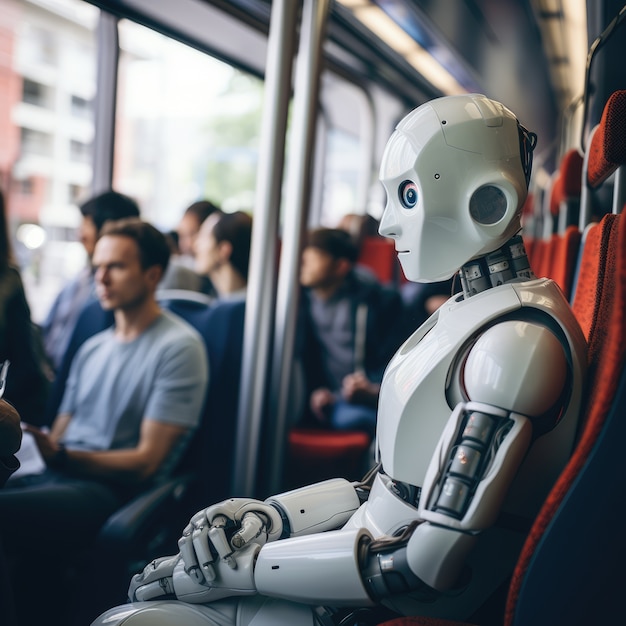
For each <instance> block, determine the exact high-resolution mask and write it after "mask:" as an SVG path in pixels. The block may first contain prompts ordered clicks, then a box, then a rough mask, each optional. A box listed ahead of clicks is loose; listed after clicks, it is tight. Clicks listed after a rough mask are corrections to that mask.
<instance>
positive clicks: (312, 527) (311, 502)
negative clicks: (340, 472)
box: [265, 478, 361, 537]
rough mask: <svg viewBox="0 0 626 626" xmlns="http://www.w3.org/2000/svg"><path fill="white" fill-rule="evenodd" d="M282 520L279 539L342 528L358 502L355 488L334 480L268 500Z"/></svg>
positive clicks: (344, 481)
mask: <svg viewBox="0 0 626 626" xmlns="http://www.w3.org/2000/svg"><path fill="white" fill-rule="evenodd" d="M265 502H266V504H270V505H272V506H274V507H275V508H276V509H278V511H279V512H280V515H281V517H282V519H283V533H282V537H300V536H302V535H309V534H311V533H318V532H323V531H326V530H334V529H336V528H340V527H341V526H343V524H345V523H346V522H347V521H348V519H349V518H350V516H351V515H352V514H353V513H354V512H355V511H356V510H357V509H358V508H359V506H360V504H361V502H360V500H359V496H358V494H357V492H356V489H355V487H354V485H353V484H352V483H350V482H348V481H347V480H345V479H343V478H334V479H331V480H326V481H323V482H321V483H316V484H314V485H308V486H306V487H301V488H300V489H294V490H293V491H287V492H286V493H282V494H279V495H276V496H272V497H270V498H268V499H267V500H266V501H265Z"/></svg>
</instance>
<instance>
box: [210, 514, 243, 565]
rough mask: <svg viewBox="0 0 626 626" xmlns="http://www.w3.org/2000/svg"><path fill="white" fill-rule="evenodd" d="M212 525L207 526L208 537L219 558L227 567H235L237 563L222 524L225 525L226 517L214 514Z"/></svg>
mask: <svg viewBox="0 0 626 626" xmlns="http://www.w3.org/2000/svg"><path fill="white" fill-rule="evenodd" d="M213 524H214V525H213V526H211V528H209V538H210V539H211V543H212V544H213V547H214V548H215V550H217V553H218V554H219V555H220V558H221V559H223V560H224V561H226V563H227V564H228V566H229V567H231V568H232V569H235V568H236V567H237V564H236V562H235V559H234V557H233V550H232V548H231V547H230V544H229V543H228V539H227V538H226V533H225V532H224V526H225V525H226V518H225V517H223V516H219V515H218V516H216V517H215V518H214V519H213Z"/></svg>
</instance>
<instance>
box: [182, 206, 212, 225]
mask: <svg viewBox="0 0 626 626" xmlns="http://www.w3.org/2000/svg"><path fill="white" fill-rule="evenodd" d="M217 211H219V212H221V209H220V208H219V207H218V206H217V205H215V204H213V203H212V202H211V201H210V200H198V201H197V202H194V203H193V204H190V205H189V206H188V207H187V208H186V209H185V215H187V214H189V215H195V216H196V217H197V218H198V224H202V222H204V220H205V219H206V218H207V217H209V215H211V214H212V213H215V212H217Z"/></svg>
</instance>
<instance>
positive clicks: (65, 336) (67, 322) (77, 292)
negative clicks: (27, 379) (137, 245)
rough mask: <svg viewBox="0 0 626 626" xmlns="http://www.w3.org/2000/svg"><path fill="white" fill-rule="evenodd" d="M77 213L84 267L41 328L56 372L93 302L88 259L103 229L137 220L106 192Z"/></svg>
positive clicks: (127, 201)
mask: <svg viewBox="0 0 626 626" xmlns="http://www.w3.org/2000/svg"><path fill="white" fill-rule="evenodd" d="M80 212H81V214H82V216H83V219H82V222H81V225H80V230H79V238H80V242H81V243H82V244H83V247H84V248H85V252H86V253H87V259H88V262H87V266H86V267H85V268H84V269H82V270H81V271H80V273H79V274H78V275H77V276H76V277H75V278H74V279H73V280H72V281H70V282H69V283H68V284H67V285H66V286H65V287H64V288H63V289H62V290H61V292H60V293H59V294H58V296H57V297H56V299H55V301H54V302H53V304H52V307H51V308H50V311H49V313H48V316H47V317H46V319H45V321H44V322H43V324H42V332H43V338H44V346H45V350H46V353H47V355H48V357H49V358H50V360H51V362H52V366H53V367H54V369H55V370H56V369H58V368H59V366H60V365H61V361H62V359H63V355H64V354H65V350H66V349H67V344H68V342H69V340H70V336H71V334H72V331H73V330H74V325H75V324H76V320H77V319H78V316H79V315H80V312H81V311H82V309H83V308H84V306H85V305H86V304H87V303H88V302H90V301H91V300H95V287H94V278H93V270H92V267H91V257H92V255H93V251H94V248H95V245H96V241H97V239H98V234H99V232H100V230H101V229H102V226H103V225H104V223H105V222H106V221H108V220H117V219H121V218H123V217H138V216H139V207H138V206H137V203H136V202H135V201H134V200H133V199H132V198H129V197H128V196H125V195H122V194H121V193H117V192H116V191H106V192H104V193H101V194H99V195H97V196H94V197H93V198H91V199H90V200H87V202H85V203H84V204H82V205H81V206H80Z"/></svg>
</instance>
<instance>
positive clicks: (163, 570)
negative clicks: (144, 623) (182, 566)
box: [128, 554, 180, 602]
mask: <svg viewBox="0 0 626 626" xmlns="http://www.w3.org/2000/svg"><path fill="white" fill-rule="evenodd" d="M179 561H180V555H178V554H176V555H174V556H164V557H161V558H159V559H154V561H151V562H150V563H148V565H146V567H145V568H144V570H143V572H141V573H140V574H135V575H134V576H133V577H132V579H131V581H130V587H129V589H128V597H129V598H130V600H132V601H133V602H135V601H138V602H142V601H144V600H154V599H156V598H159V597H161V596H173V595H174V585H173V582H172V576H173V575H174V568H175V567H176V564H177V563H178V562H179Z"/></svg>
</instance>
